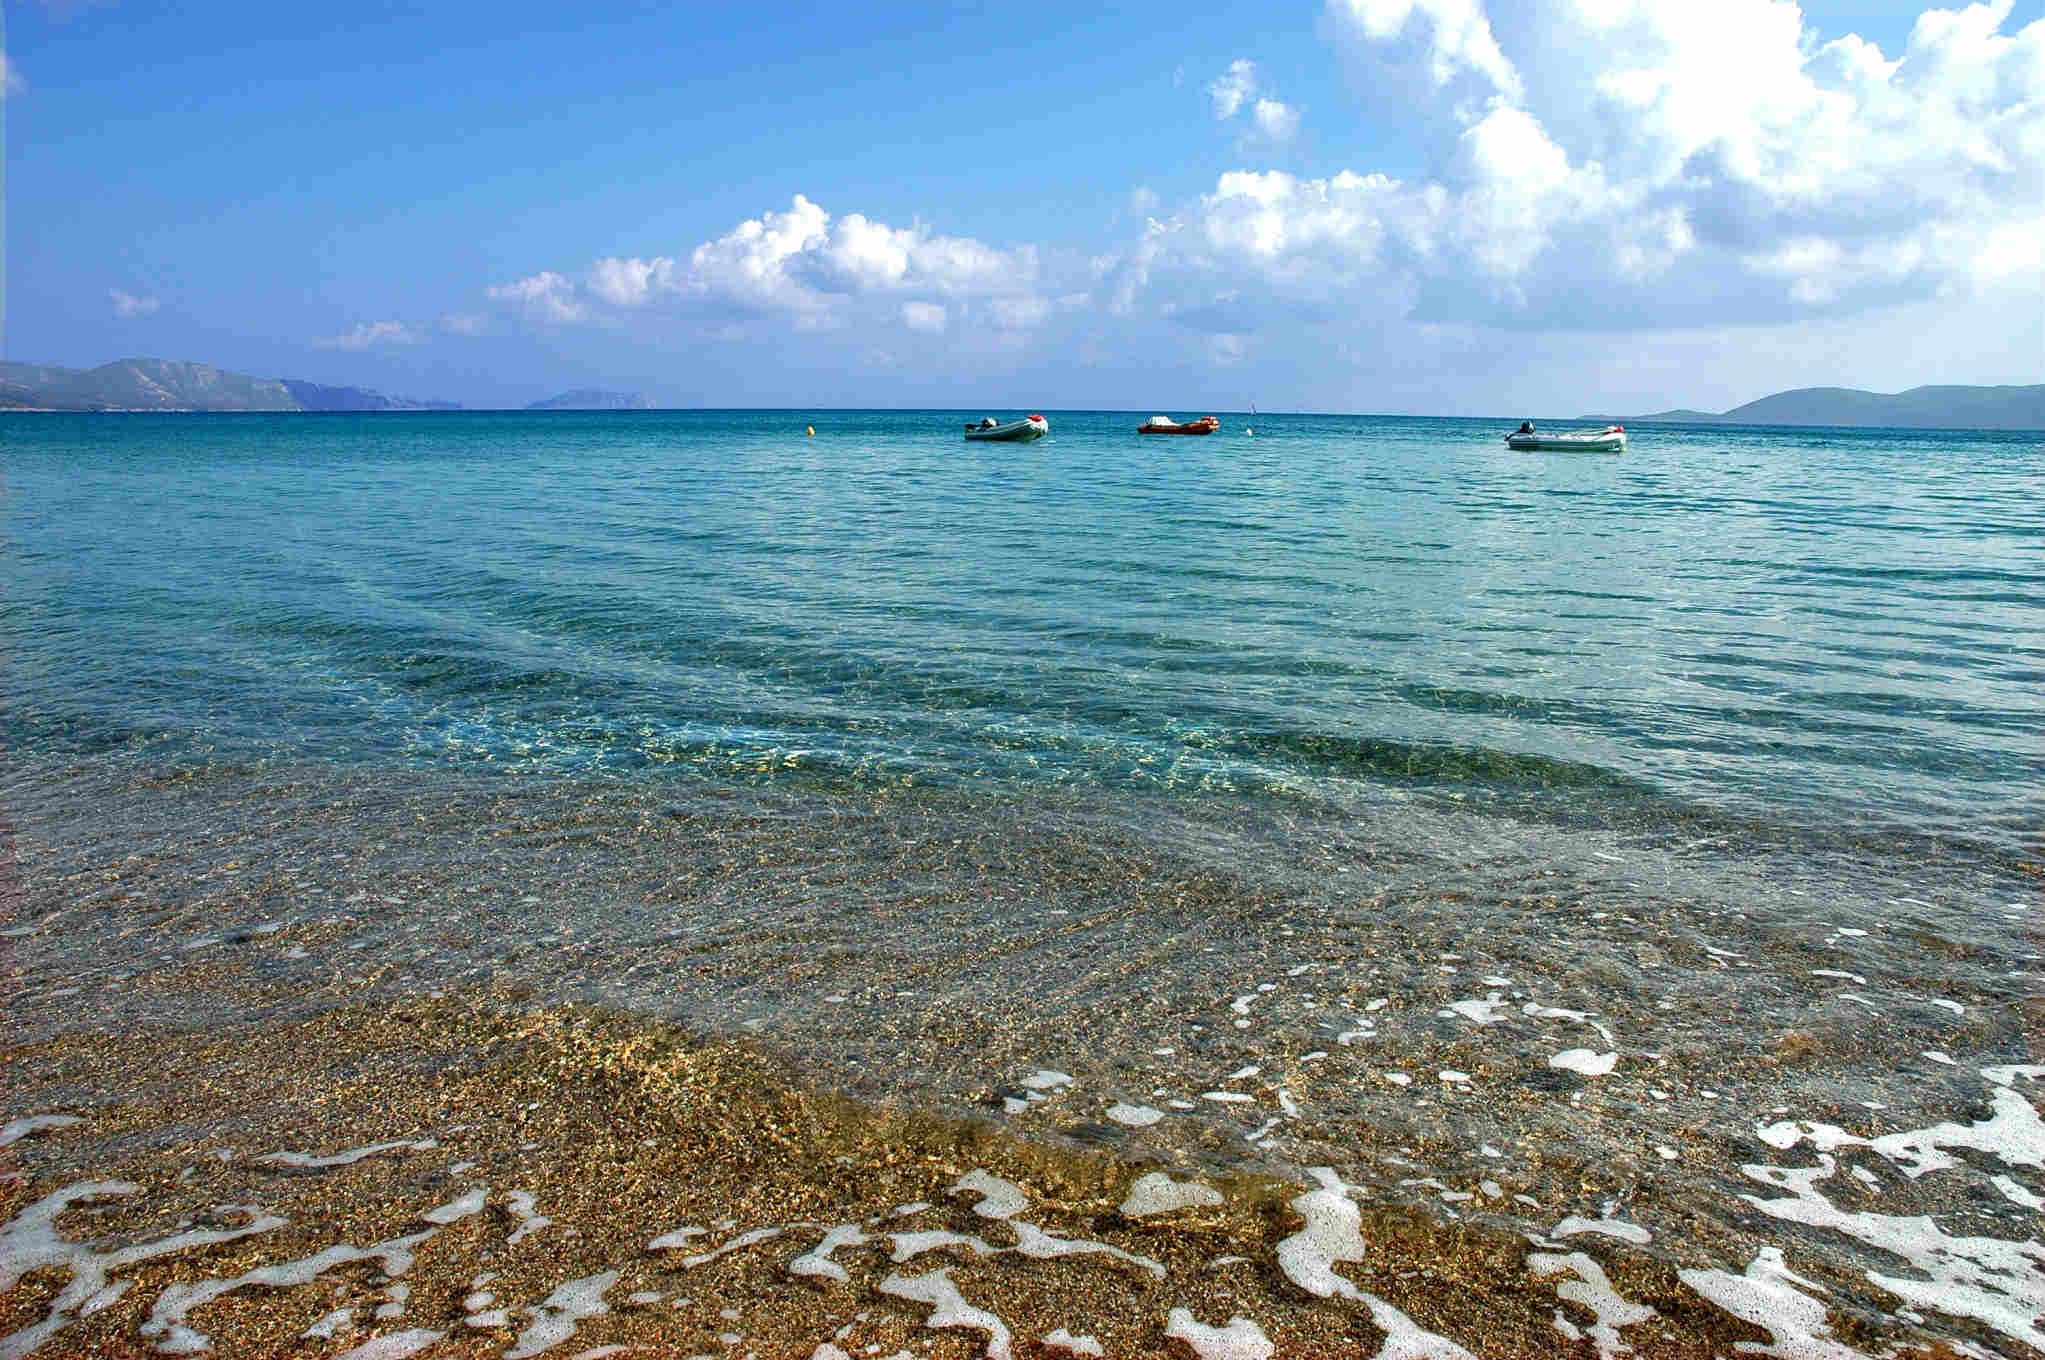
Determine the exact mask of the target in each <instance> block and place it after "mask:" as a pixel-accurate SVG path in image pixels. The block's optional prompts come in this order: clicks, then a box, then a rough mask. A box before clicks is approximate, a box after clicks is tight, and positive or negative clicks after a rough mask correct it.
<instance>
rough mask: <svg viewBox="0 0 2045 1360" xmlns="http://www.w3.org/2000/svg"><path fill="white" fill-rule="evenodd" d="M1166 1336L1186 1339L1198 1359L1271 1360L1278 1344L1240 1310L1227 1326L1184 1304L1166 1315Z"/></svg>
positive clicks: (1174, 1338) (1184, 1340) (1178, 1339)
mask: <svg viewBox="0 0 2045 1360" xmlns="http://www.w3.org/2000/svg"><path fill="white" fill-rule="evenodd" d="M1165 1336H1166V1337H1168V1338H1170V1339H1171V1340H1174V1341H1183V1342H1185V1343H1186V1345H1187V1346H1188V1347H1190V1348H1191V1349H1192V1351H1193V1354H1194V1355H1195V1356H1197V1357H1198V1360H1271V1357H1272V1355H1274V1354H1275V1353H1276V1352H1277V1349H1278V1348H1277V1347H1276V1346H1274V1345H1272V1344H1271V1338H1270V1337H1268V1336H1265V1335H1264V1329H1263V1328H1262V1327H1259V1326H1258V1325H1257V1324H1256V1322H1255V1321H1254V1320H1253V1319H1250V1318H1246V1317H1243V1316H1242V1315H1241V1314H1237V1315H1236V1316H1235V1317H1232V1318H1230V1319H1229V1320H1228V1325H1227V1326H1226V1327H1208V1326H1205V1325H1203V1324H1202V1323H1200V1322H1197V1321H1195V1320H1194V1317H1193V1314H1192V1313H1191V1312H1190V1311H1189V1310H1187V1309H1184V1308H1174V1309H1172V1311H1171V1312H1170V1313H1168V1314H1167V1315H1166V1316H1165Z"/></svg>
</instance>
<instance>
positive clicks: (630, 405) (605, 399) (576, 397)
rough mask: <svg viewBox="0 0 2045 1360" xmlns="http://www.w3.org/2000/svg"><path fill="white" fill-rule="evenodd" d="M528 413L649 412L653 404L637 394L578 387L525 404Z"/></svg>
mask: <svg viewBox="0 0 2045 1360" xmlns="http://www.w3.org/2000/svg"><path fill="white" fill-rule="evenodd" d="M525 409H526V410H528V411H651V410H652V409H653V403H652V402H650V401H648V400H647V399H646V398H645V397H644V396H642V395H640V394H639V393H637V392H600V391H598V390H597V389H595V388H593V387H578V388H576V389H575V390H574V391H573V392H563V393H562V394H561V395H560V396H558V397H548V398H547V399H546V400H545V401H535V402H530V403H528V404H527V406H526V408H525Z"/></svg>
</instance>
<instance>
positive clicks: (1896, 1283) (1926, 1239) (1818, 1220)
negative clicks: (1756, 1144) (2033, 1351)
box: [1740, 1153, 2045, 1350]
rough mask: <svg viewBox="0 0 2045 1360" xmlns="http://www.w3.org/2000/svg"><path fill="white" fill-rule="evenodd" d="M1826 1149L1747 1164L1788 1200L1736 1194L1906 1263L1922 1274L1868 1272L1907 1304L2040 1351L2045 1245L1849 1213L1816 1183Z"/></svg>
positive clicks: (1923, 1219) (1829, 1168) (1824, 1171)
mask: <svg viewBox="0 0 2045 1360" xmlns="http://www.w3.org/2000/svg"><path fill="white" fill-rule="evenodd" d="M1837 1168H1838V1163H1836V1162H1835V1161H1834V1160H1833V1159H1832V1157H1831V1156H1830V1155H1829V1154H1825V1153H1820V1154H1819V1156H1818V1165H1816V1166H1813V1167H1797V1168H1784V1167H1773V1166H1758V1165H1752V1164H1749V1165H1746V1166H1743V1167H1741V1168H1740V1169H1741V1170H1742V1171H1744V1172H1745V1173H1746V1174H1747V1175H1748V1176H1750V1177H1752V1178H1753V1179H1754V1180H1757V1181H1760V1182H1762V1183H1763V1184H1765V1185H1772V1186H1774V1187H1775V1188H1777V1189H1779V1190H1787V1191H1788V1192H1789V1194H1788V1196H1787V1197H1786V1198H1782V1199H1762V1198H1760V1197H1759V1196H1757V1195H1742V1196H1740V1198H1742V1199H1744V1200H1746V1201H1747V1202H1748V1203H1749V1204H1752V1205H1753V1206H1754V1207H1755V1208H1757V1209H1759V1210H1760V1211H1761V1212H1762V1213H1765V1214H1768V1215H1769V1216H1770V1217H1773V1218H1780V1219H1784V1220H1786V1221H1788V1222H1792V1223H1802V1224H1806V1225H1808V1226H1810V1227H1815V1228H1830V1229H1832V1230H1834V1231H1836V1232H1841V1233H1844V1234H1846V1235H1847V1236H1849V1237H1852V1238H1855V1239H1857V1240H1858V1241H1861V1242H1864V1243H1866V1244H1867V1245H1868V1246H1871V1247H1874V1248H1876V1249H1877V1250H1879V1251H1885V1252H1888V1253H1890V1254H1892V1255H1894V1256H1898V1257H1900V1258H1902V1259H1903V1260H1905V1261H1907V1262H1909V1263H1910V1265H1911V1266H1912V1267H1914V1268H1915V1269H1916V1270H1917V1271H1919V1272H1920V1273H1921V1275H1922V1278H1919V1279H1909V1278H1904V1277H1901V1276H1895V1275H1884V1274H1881V1273H1879V1272H1877V1271H1872V1270H1870V1271H1868V1272H1867V1277H1868V1279H1869V1280H1871V1281H1873V1282H1874V1283H1875V1284H1877V1285H1879V1286H1881V1287H1882V1288H1883V1289H1886V1290H1888V1291H1889V1292H1890V1293H1892V1294H1894V1295H1896V1296H1897V1297H1898V1298H1900V1299H1902V1300H1903V1301H1904V1302H1905V1303H1909V1304H1913V1305H1915V1306H1917V1307H1920V1308H1928V1309H1932V1310H1934V1311H1936V1312H1941V1313H1946V1314H1949V1315H1951V1316H1954V1317H1966V1318H1973V1319H1975V1320H1976V1321H1978V1322H1982V1323H1985V1324H1987V1325H1988V1326H1989V1327H1992V1328H1994V1329H1995V1330H1996V1331H1998V1332H2001V1333H2002V1334H2003V1335H2005V1336H2008V1337H2010V1338H2012V1339H2013V1340H2017V1341H2021V1342H2023V1343H2024V1344H2025V1345H2028V1346H2034V1347H2037V1348H2038V1349H2040V1350H2045V1329H2041V1328H2040V1327H2039V1325H2038V1323H2039V1319H2040V1317H2041V1315H2045V1247H2041V1246H2040V1245H2039V1244H2038V1242H2037V1241H2035V1240H2030V1241H2021V1242H2012V1241H2005V1240H2003V1239H2002V1238H1998V1237H1952V1236H1949V1235H1947V1233H1946V1232H1945V1230H1944V1229H1942V1228H1940V1227H1939V1226H1938V1224H1937V1223H1935V1222H1933V1221H1932V1219H1931V1218H1930V1217H1929V1216H1928V1215H1923V1214H1919V1215H1912V1216H1890V1215H1886V1214H1873V1213H1865V1212H1848V1211H1846V1210H1843V1209H1840V1208H1838V1207H1837V1206H1835V1205H1834V1204H1833V1203H1832V1202H1831V1201H1830V1200H1828V1199H1826V1198H1825V1196H1824V1195H1823V1194H1821V1193H1820V1192H1819V1191H1818V1189H1817V1183H1818V1182H1819V1181H1822V1180H1828V1179H1830V1178H1831V1176H1832V1173H1833V1172H1834V1171H1835V1170H1837Z"/></svg>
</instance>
